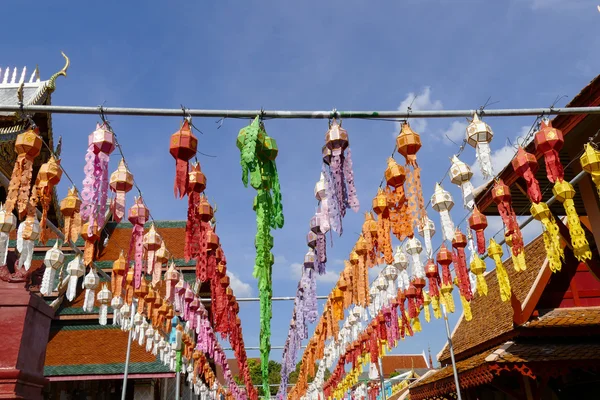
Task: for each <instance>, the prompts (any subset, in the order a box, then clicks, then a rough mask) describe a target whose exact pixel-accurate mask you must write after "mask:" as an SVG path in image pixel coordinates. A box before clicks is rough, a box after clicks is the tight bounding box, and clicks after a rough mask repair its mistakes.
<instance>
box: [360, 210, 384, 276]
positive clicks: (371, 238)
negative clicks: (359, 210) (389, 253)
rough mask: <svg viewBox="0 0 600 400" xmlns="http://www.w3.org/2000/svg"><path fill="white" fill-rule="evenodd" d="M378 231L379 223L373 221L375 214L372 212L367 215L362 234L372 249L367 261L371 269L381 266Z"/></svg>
mask: <svg viewBox="0 0 600 400" xmlns="http://www.w3.org/2000/svg"><path fill="white" fill-rule="evenodd" d="M378 231H379V227H378V224H377V222H376V221H375V220H374V219H373V214H372V213H371V212H367V213H365V221H364V222H363V225H362V234H363V236H364V238H365V241H366V242H367V246H368V248H369V249H370V250H369V251H368V253H367V261H366V262H367V266H368V267H369V268H372V267H374V266H375V265H377V264H380V257H379V254H380V253H381V250H380V249H379V243H378Z"/></svg>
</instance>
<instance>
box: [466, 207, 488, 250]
mask: <svg viewBox="0 0 600 400" xmlns="http://www.w3.org/2000/svg"><path fill="white" fill-rule="evenodd" d="M487 226H488V223H487V217H486V216H485V215H483V213H482V212H481V211H479V208H477V206H475V207H474V208H473V213H472V214H471V216H470V217H469V227H470V228H471V229H473V230H474V231H475V236H476V237H477V252H478V253H479V254H481V255H483V254H485V252H486V248H485V234H484V232H483V231H484V230H485V228H487Z"/></svg>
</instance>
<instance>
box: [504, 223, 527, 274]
mask: <svg viewBox="0 0 600 400" xmlns="http://www.w3.org/2000/svg"><path fill="white" fill-rule="evenodd" d="M504 242H505V243H506V245H507V246H508V248H509V249H511V252H510V258H511V259H512V263H513V268H514V269H515V271H517V272H520V271H525V270H526V269H527V264H526V262H525V252H524V251H522V252H520V253H519V254H517V255H516V256H515V254H514V253H513V252H512V246H513V241H512V235H509V234H507V233H505V234H504Z"/></svg>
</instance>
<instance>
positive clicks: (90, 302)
mask: <svg viewBox="0 0 600 400" xmlns="http://www.w3.org/2000/svg"><path fill="white" fill-rule="evenodd" d="M99 283H100V278H99V277H98V274H97V273H96V268H94V267H90V271H89V272H88V273H87V275H86V276H85V278H84V279H83V288H84V289H85V298H84V300H83V311H87V312H92V311H93V310H94V300H96V288H97V287H98V284H99Z"/></svg>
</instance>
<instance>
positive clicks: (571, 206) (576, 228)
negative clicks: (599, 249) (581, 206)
mask: <svg viewBox="0 0 600 400" xmlns="http://www.w3.org/2000/svg"><path fill="white" fill-rule="evenodd" d="M552 193H554V196H556V198H557V200H558V201H560V202H561V203H562V204H563V207H564V208H565V213H566V214H567V223H568V224H569V233H570V235H571V245H572V246H573V254H574V255H575V258H577V260H578V261H580V262H585V260H591V259H592V252H591V250H590V246H589V243H588V241H587V239H586V237H585V231H584V230H583V228H582V226H581V221H580V220H579V215H577V210H576V209H575V202H574V201H573V198H574V197H575V189H574V188H573V185H571V184H570V183H569V182H567V181H563V180H558V181H556V183H555V184H554V187H553V188H552Z"/></svg>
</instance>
